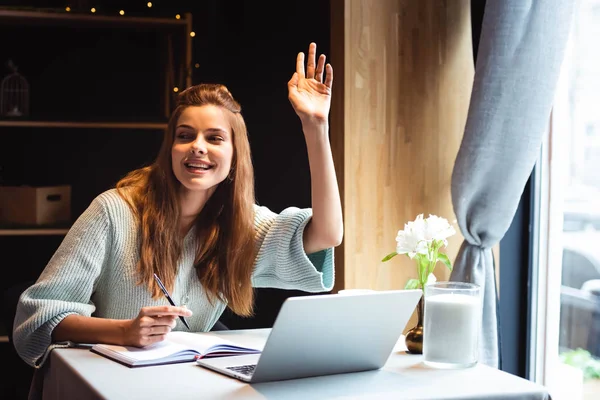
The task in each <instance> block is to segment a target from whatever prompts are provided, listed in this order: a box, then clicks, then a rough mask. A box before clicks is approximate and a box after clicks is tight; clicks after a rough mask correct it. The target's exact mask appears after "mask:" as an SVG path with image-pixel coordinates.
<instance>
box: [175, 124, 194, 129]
mask: <svg viewBox="0 0 600 400" xmlns="http://www.w3.org/2000/svg"><path fill="white" fill-rule="evenodd" d="M177 128H188V129H194V127H193V126H190V125H187V124H181V125H177Z"/></svg>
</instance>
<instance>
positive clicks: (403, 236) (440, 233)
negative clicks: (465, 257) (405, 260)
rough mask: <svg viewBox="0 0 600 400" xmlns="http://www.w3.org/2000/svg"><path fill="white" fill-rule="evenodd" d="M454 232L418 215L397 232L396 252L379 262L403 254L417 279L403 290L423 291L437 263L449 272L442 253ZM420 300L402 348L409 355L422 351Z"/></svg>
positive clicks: (433, 217) (432, 278) (442, 221)
mask: <svg viewBox="0 0 600 400" xmlns="http://www.w3.org/2000/svg"><path fill="white" fill-rule="evenodd" d="M455 233H456V231H455V230H454V228H453V227H452V226H451V225H450V224H449V223H448V221H447V220H446V219H444V218H440V217H438V216H436V215H431V214H430V215H429V217H427V218H423V214H419V215H417V218H416V219H415V220H414V221H411V222H408V223H407V224H405V225H404V229H403V230H400V231H398V235H397V236H396V251H394V252H392V253H390V254H388V255H387V256H385V257H384V258H383V260H381V261H383V262H385V261H389V260H391V259H392V258H394V257H395V256H397V255H398V254H406V255H407V256H408V257H409V258H410V259H411V260H415V261H416V263H417V278H413V279H409V280H408V282H406V285H405V286H404V288H405V289H421V290H422V291H423V292H424V291H425V285H426V284H427V283H428V282H432V281H435V275H433V270H434V269H435V266H436V265H437V262H438V261H441V262H442V263H444V264H445V265H446V266H447V267H448V269H449V270H450V271H452V263H451V262H450V259H448V256H447V255H446V254H445V253H443V252H442V250H443V249H444V248H445V247H446V246H447V245H448V240H447V239H448V238H449V237H450V236H452V235H454V234H455ZM423 295H424V293H423ZM423 301H424V299H423V296H421V300H420V301H419V304H418V305H417V316H418V320H417V325H416V326H415V327H414V328H412V329H411V330H409V331H408V332H407V334H406V337H405V342H406V347H407V349H408V351H409V352H410V353H413V354H421V353H422V352H423Z"/></svg>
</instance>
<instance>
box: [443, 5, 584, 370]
mask: <svg viewBox="0 0 600 400" xmlns="http://www.w3.org/2000/svg"><path fill="white" fill-rule="evenodd" d="M473 1H476V0H473ZM575 1H576V0H487V2H486V5H485V10H484V16H483V22H482V26H481V37H480V40H479V47H478V52H477V62H476V65H475V77H474V82H473V89H472V94H471V101H470V104H469V111H468V115H467V122H466V125H465V132H464V136H463V139H462V142H461V145H460V148H459V151H458V154H457V157H456V161H455V165H454V169H453V171H452V182H451V192H452V204H453V208H454V212H455V214H456V218H457V222H458V226H459V228H460V230H461V233H462V234H463V236H464V238H465V240H464V242H463V243H462V245H461V247H460V249H459V251H458V254H457V256H456V259H455V261H454V268H453V271H452V273H451V275H450V279H451V280H453V281H462V282H472V283H476V284H479V285H480V286H481V287H482V289H483V318H482V329H481V338H480V344H479V347H480V349H479V360H480V362H481V363H484V364H487V365H490V366H493V367H496V368H498V362H499V345H498V324H497V318H498V316H497V305H498V304H497V301H498V299H497V292H496V279H495V274H494V260H493V255H492V247H493V246H495V245H496V244H497V243H499V242H500V240H501V239H502V237H503V236H504V234H505V233H506V231H507V230H508V228H509V226H510V224H511V222H512V219H513V217H514V214H515V211H516V209H517V206H518V204H519V200H520V198H521V194H522V193H523V189H524V188H525V184H526V183H527V180H528V178H529V176H530V174H531V172H532V170H533V167H534V165H535V162H536V160H537V158H538V155H539V154H540V147H541V144H542V141H543V136H544V135H545V134H546V132H547V127H548V122H549V117H550V111H551V108H552V101H553V97H554V91H555V88H556V84H557V81H558V75H559V71H560V67H561V64H562V60H563V56H564V52H565V47H566V43H567V39H568V35H569V29H570V26H571V22H572V15H573V11H574V7H575Z"/></svg>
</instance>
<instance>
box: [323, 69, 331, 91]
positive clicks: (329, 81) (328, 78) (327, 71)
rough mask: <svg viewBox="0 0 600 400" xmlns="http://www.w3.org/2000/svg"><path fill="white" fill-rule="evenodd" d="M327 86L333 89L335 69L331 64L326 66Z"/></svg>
mask: <svg viewBox="0 0 600 400" xmlns="http://www.w3.org/2000/svg"><path fill="white" fill-rule="evenodd" d="M324 83H325V86H327V87H328V88H331V85H333V67H332V66H331V64H327V65H326V66H325V82H324Z"/></svg>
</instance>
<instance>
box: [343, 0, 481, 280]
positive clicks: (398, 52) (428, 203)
mask: <svg viewBox="0 0 600 400" xmlns="http://www.w3.org/2000/svg"><path fill="white" fill-rule="evenodd" d="M331 28H332V31H331V40H332V43H331V62H332V65H333V67H334V76H335V78H334V98H333V103H332V113H331V114H332V115H331V140H332V146H333V151H334V157H335V162H336V168H337V173H338V179H339V182H340V190H341V192H342V201H343V207H344V221H345V236H344V242H343V244H342V246H340V247H339V248H338V250H337V252H336V274H337V278H336V288H335V289H334V290H339V289H342V288H372V289H378V290H387V289H402V288H403V287H404V285H405V283H406V281H407V280H408V279H410V278H413V277H416V267H415V263H414V261H411V260H409V259H408V257H406V256H399V257H396V258H394V259H393V260H391V261H388V262H386V263H382V262H381V259H382V258H383V257H384V256H385V255H386V254H387V253H389V252H391V251H394V249H395V244H396V242H395V237H396V233H397V231H398V230H399V229H402V228H403V227H404V224H405V223H406V222H408V221H409V220H412V219H414V218H415V217H416V215H417V214H420V213H423V214H425V216H427V215H428V214H436V215H439V216H443V217H445V218H447V219H448V220H449V221H451V222H454V221H455V216H454V212H453V208H452V201H451V195H450V179H451V174H452V167H453V165H454V160H455V158H456V154H457V152H458V148H459V146H460V141H461V138H462V134H463V131H464V126H465V121H466V116H467V111H468V106H469V99H470V94H471V87H472V83H473V74H474V66H473V52H472V40H471V21H470V1H469V0H453V1H443V0H419V1H411V0H404V1H400V0H332V1H331ZM456 229H457V235H455V236H454V237H452V238H451V240H450V243H449V247H448V249H447V251H448V255H449V257H450V259H451V260H454V257H455V256H456V253H457V252H458V248H459V246H460V244H461V243H462V240H463V237H462V235H461V234H460V231H459V229H458V226H456ZM436 275H437V277H438V280H440V279H446V278H447V277H448V275H449V274H448V271H447V270H445V268H444V267H443V266H442V265H441V264H440V265H439V266H438V268H437V269H436Z"/></svg>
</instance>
